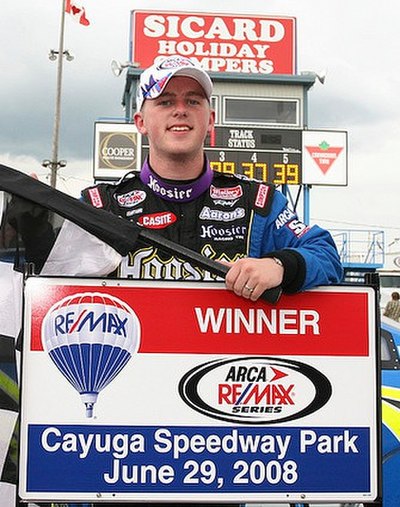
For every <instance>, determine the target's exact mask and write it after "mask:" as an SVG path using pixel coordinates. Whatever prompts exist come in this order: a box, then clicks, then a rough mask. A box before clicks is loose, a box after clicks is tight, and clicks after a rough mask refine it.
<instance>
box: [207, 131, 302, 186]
mask: <svg viewBox="0 0 400 507" xmlns="http://www.w3.org/2000/svg"><path fill="white" fill-rule="evenodd" d="M301 134H302V131H301V130H292V129H290V130H289V129H266V128H259V127H258V128H255V127H242V126H236V127H215V129H214V131H213V132H212V133H211V135H210V136H209V137H208V138H207V140H206V144H205V148H206V150H205V151H206V154H207V157H208V159H209V160H210V164H211V168H212V169H214V171H218V172H223V173H228V174H243V175H245V176H247V177H249V178H256V179H259V180H262V181H265V182H267V183H273V184H274V185H299V184H301V182H302V174H301Z"/></svg>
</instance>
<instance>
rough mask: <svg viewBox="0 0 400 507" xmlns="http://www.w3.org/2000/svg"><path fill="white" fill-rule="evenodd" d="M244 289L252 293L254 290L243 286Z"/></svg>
mask: <svg viewBox="0 0 400 507" xmlns="http://www.w3.org/2000/svg"><path fill="white" fill-rule="evenodd" d="M244 288H245V289H246V290H248V291H249V292H253V291H254V288H253V287H249V286H248V285H245V286H244Z"/></svg>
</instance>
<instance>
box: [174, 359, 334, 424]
mask: <svg viewBox="0 0 400 507" xmlns="http://www.w3.org/2000/svg"><path fill="white" fill-rule="evenodd" d="M179 394H180V396H181V398H182V399H183V401H184V402H185V403H186V404H187V405H189V406H190V407H191V408H193V409H194V410H196V411H197V412H200V413H202V414H204V415H206V416H208V417H211V418H213V419H219V420H221V421H228V422H236V423H241V424H277V423H281V422H285V421H293V420H295V419H300V418H301V417H305V416H307V415H309V414H312V413H313V412H316V411H317V410H319V409H320V408H321V407H323V406H324V405H325V404H326V403H327V402H328V400H329V399H330V397H331V395H332V386H331V383H330V382H329V380H328V379H327V378H326V377H325V375H323V374H322V373H321V372H320V371H318V370H316V369H315V368H313V367H312V366H309V365H306V364H303V363H300V362H297V361H289V360H285V359H279V358H273V357H263V356H259V357H258V356H256V357H245V358H239V359H219V360H216V361H211V362H208V363H205V364H202V365H200V366H197V367H196V368H194V369H192V370H191V371H189V372H188V373H186V375H185V376H184V377H183V378H182V379H181V381H180V383H179Z"/></svg>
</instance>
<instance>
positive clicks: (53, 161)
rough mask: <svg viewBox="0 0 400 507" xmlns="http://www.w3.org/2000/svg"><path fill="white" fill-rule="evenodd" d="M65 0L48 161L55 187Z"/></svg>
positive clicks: (65, 0)
mask: <svg viewBox="0 0 400 507" xmlns="http://www.w3.org/2000/svg"><path fill="white" fill-rule="evenodd" d="M66 2H67V0H61V4H62V8H61V24H60V39H59V44H58V55H57V84H56V100H55V111H54V126H53V144H52V152H51V153H52V154H51V161H50V164H49V165H50V170H51V173H50V186H51V187H53V188H55V187H56V186H57V171H58V168H59V166H60V163H59V161H58V143H59V137H60V117H61V87H62V74H63V60H64V26H65V8H66Z"/></svg>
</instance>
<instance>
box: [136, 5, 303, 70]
mask: <svg viewBox="0 0 400 507" xmlns="http://www.w3.org/2000/svg"><path fill="white" fill-rule="evenodd" d="M131 15H132V19H131V40H130V44H131V54H130V59H131V61H133V62H137V63H138V64H139V66H140V68H146V67H148V66H149V65H151V64H152V63H153V61H154V60H156V59H157V58H161V57H165V56H170V55H174V54H180V55H183V56H187V57H189V58H193V59H196V60H198V61H199V63H200V64H201V65H202V67H203V68H204V69H205V70H206V71H208V72H233V73H244V74H294V73H295V72H296V20H295V18H292V17H275V16H256V15H253V14H244V15H234V14H215V13H214V14H211V13H199V12H196V13H188V12H156V11H132V13H131Z"/></svg>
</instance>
